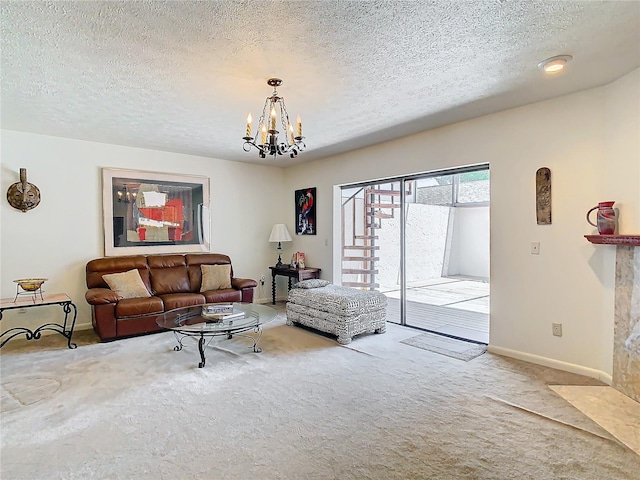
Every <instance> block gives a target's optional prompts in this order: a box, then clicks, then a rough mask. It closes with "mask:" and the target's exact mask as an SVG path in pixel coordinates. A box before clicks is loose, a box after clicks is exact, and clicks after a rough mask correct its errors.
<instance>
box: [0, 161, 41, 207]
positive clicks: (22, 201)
mask: <svg viewBox="0 0 640 480" xmlns="http://www.w3.org/2000/svg"><path fill="white" fill-rule="evenodd" d="M7 201H8V202H9V205H11V206H12V207H13V208H16V209H18V210H21V211H22V212H26V211H27V210H31V209H32V208H36V207H37V206H38V205H39V204H40V189H39V188H38V187H36V186H35V185H34V184H33V183H29V182H27V169H26V168H21V169H20V181H19V182H16V183H14V184H13V185H11V186H10V187H9V189H8V190H7Z"/></svg>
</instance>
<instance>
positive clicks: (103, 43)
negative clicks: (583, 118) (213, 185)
mask: <svg viewBox="0 0 640 480" xmlns="http://www.w3.org/2000/svg"><path fill="white" fill-rule="evenodd" d="M1 9H2V10H1V14H2V16H1V26H2V38H1V42H2V43H1V47H2V50H1V55H2V57H1V71H0V74H1V80H2V92H1V100H2V110H1V121H2V127H3V128H7V129H14V130H23V131H28V132H35V133H42V134H48V135H56V136H62V137H70V138H77V139H84V140H90V141H96V142H105V143H114V144H120V145H129V146H136V147H143V148H151V149H157V150H166V151H172V152H183V153H189V154H194V155H202V156H207V157H215V158H223V159H227V160H234V161H245V162H254V163H270V164H274V163H275V164H276V165H289V164H291V163H293V162H302V161H306V160H312V159H316V158H320V157H323V156H327V155H331V154H335V153H339V152H343V151H346V150H350V149H353V148H358V147H361V146H365V145H370V144H374V143H377V142H381V141H384V140H388V139H391V138H396V137H401V136H404V135H407V134H411V133H415V132H418V131H421V130H425V129H428V128H433V127H436V126H441V125H446V124H449V123H453V122H456V121H460V120H464V119H468V118H473V117H476V116H479V115H483V114H487V113H492V112H496V111H500V110H504V109H506V108H511V107H515V106H519V105H524V104H527V103H531V102H535V101H539V100H543V99H547V98H551V97H555V96H558V95H564V94H566V93H569V92H574V91H579V90H583V89H586V88H591V87H594V86H598V85H603V84H606V83H608V82H610V81H612V80H615V79H616V78H619V77H620V76H622V75H624V74H626V73H628V72H630V71H631V70H633V69H635V68H637V67H638V66H640V2H638V1H620V2H618V1H603V2H601V1H593V0H592V1H536V0H523V1H518V0H513V1H510V0H501V1H499V0H493V1H489V0H486V1H483V0H476V1H454V0H432V1H380V0H377V1H376V0H372V1H348V0H318V1H279V0H264V1H255V0H242V1H240V0H238V1H232V0H218V1H180V2H159V1H136V2H134V1H125V2H118V1H105V2H103V1H76V2H60V1H55V2H45V1H35V2H27V1H16V2H10V1H2V4H1ZM558 54H571V55H573V57H574V59H573V61H572V62H571V63H570V64H569V65H568V68H567V69H566V71H565V72H563V73H562V74H559V75H556V76H555V77H550V76H545V75H544V74H543V73H542V72H541V71H540V70H539V69H538V68H537V64H538V63H539V62H540V61H541V60H543V59H545V58H547V57H550V56H553V55H558ZM273 76H275V77H280V78H282V79H283V80H284V84H283V85H282V87H280V88H279V89H278V91H279V93H280V94H281V95H282V96H284V98H285V99H286V103H287V108H288V110H289V114H290V115H291V116H292V117H295V116H296V114H298V113H300V115H301V116H302V119H303V123H304V134H305V136H306V137H307V139H306V140H307V145H308V148H307V151H306V152H305V153H303V154H301V155H300V156H299V157H298V158H297V159H296V160H291V159H290V158H288V157H284V156H283V157H279V158H278V159H277V160H275V162H274V160H272V159H265V160H260V159H259V158H258V156H257V153H256V151H255V150H254V151H252V152H250V153H245V152H244V151H243V150H242V139H241V137H242V136H243V135H244V130H245V118H246V115H247V113H248V112H252V113H253V116H254V118H257V116H258V115H259V114H260V113H261V110H262V105H263V103H264V99H265V97H267V96H268V95H269V94H270V93H271V88H270V87H269V86H267V85H266V80H267V79H268V78H269V77H273Z"/></svg>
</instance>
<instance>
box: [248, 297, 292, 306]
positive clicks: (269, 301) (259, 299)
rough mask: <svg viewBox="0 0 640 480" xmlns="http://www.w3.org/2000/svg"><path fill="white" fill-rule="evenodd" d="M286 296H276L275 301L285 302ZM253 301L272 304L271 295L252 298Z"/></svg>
mask: <svg viewBox="0 0 640 480" xmlns="http://www.w3.org/2000/svg"><path fill="white" fill-rule="evenodd" d="M286 301H287V298H286V297H284V298H276V302H286ZM253 303H263V304H265V305H272V303H271V297H269V298H254V299H253Z"/></svg>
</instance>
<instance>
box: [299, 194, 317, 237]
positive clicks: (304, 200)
mask: <svg viewBox="0 0 640 480" xmlns="http://www.w3.org/2000/svg"><path fill="white" fill-rule="evenodd" d="M295 201H296V219H295V222H296V235H315V234H316V187H312V188H303V189H302V190H296V192H295Z"/></svg>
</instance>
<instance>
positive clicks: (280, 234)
mask: <svg viewBox="0 0 640 480" xmlns="http://www.w3.org/2000/svg"><path fill="white" fill-rule="evenodd" d="M291 240H292V238H291V235H289V230H287V226H286V225H285V224H284V223H276V224H275V225H274V226H273V228H272V229H271V235H270V236H269V241H270V242H290V241H291Z"/></svg>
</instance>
